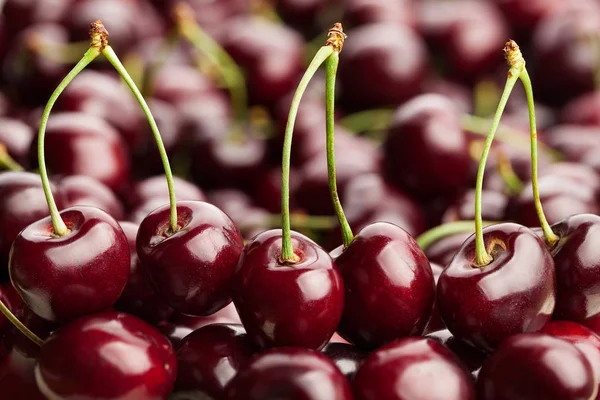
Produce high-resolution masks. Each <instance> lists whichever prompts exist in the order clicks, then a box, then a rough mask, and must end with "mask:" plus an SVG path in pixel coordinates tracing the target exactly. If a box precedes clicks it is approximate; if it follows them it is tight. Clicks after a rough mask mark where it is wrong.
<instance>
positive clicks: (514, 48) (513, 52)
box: [503, 39, 525, 75]
mask: <svg viewBox="0 0 600 400" xmlns="http://www.w3.org/2000/svg"><path fill="white" fill-rule="evenodd" d="M503 51H504V58H506V62H507V63H508V66H509V67H510V73H513V72H514V73H516V74H517V75H519V74H520V73H521V71H522V70H523V68H525V59H524V58H523V54H521V49H520V48H519V45H518V44H517V42H515V41H514V40H512V39H511V40H509V41H508V42H506V44H505V45H504V50H503Z"/></svg>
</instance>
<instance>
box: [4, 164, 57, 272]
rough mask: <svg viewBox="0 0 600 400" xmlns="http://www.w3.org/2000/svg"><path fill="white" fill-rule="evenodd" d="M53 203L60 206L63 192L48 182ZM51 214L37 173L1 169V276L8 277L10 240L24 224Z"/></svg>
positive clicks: (11, 240)
mask: <svg viewBox="0 0 600 400" xmlns="http://www.w3.org/2000/svg"><path fill="white" fill-rule="evenodd" d="M51 189H52V193H53V194H54V200H55V201H56V206H57V207H58V208H59V209H60V208H62V207H63V202H62V196H61V195H60V193H58V190H57V189H56V186H54V185H51ZM48 215H50V212H49V211H48V203H46V197H45V196H44V190H43V189H42V181H41V179H40V176H39V175H38V174H34V173H31V172H2V173H0V267H1V268H2V270H0V279H1V280H4V278H5V277H8V274H7V271H6V270H5V269H4V267H5V266H8V253H9V251H10V246H12V243H13V241H14V240H15V238H16V237H17V235H18V234H19V232H21V230H23V229H24V228H25V227H26V226H27V225H29V224H31V223H32V222H35V221H37V220H39V219H40V218H44V217H46V216H48Z"/></svg>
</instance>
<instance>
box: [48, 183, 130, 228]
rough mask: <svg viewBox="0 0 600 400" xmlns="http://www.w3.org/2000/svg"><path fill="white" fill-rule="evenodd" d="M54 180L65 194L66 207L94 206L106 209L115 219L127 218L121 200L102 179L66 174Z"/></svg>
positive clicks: (63, 194)
mask: <svg viewBox="0 0 600 400" xmlns="http://www.w3.org/2000/svg"><path fill="white" fill-rule="evenodd" d="M54 181H55V182H56V183H57V185H58V190H59V191H60V193H61V194H62V196H63V199H64V207H65V208H68V207H73V206H92V207H97V208H99V209H101V210H103V211H106V213H107V214H108V215H110V216H111V217H113V218H114V219H123V218H125V209H124V207H123V204H122V203H121V200H119V199H118V198H117V196H116V195H115V194H114V192H113V191H112V190H110V189H109V188H108V187H107V186H106V185H104V184H103V183H101V182H100V181H97V180H96V179H94V178H92V177H89V176H85V175H71V176H65V177H61V178H60V179H54Z"/></svg>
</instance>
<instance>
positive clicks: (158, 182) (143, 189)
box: [125, 175, 206, 214]
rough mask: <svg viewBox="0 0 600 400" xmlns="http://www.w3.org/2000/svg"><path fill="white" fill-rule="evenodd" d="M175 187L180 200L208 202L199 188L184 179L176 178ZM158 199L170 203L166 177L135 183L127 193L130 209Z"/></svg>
mask: <svg viewBox="0 0 600 400" xmlns="http://www.w3.org/2000/svg"><path fill="white" fill-rule="evenodd" d="M173 186H174V187H175V191H176V192H177V198H178V199H180V200H196V201H205V200H206V196H205V195H204V193H203V192H202V190H200V188H198V186H196V185H194V184H193V183H191V182H188V181H186V180H185V179H183V178H180V177H177V176H174V177H173ZM157 198H158V199H161V200H162V201H163V202H164V203H167V202H168V201H169V190H168V186H167V181H166V180H165V177H164V175H156V176H151V177H149V178H145V179H143V180H141V181H138V182H136V183H134V184H133V185H132V187H131V188H130V189H129V190H128V191H127V197H126V199H125V201H126V204H127V206H128V207H129V208H137V207H139V206H141V205H142V204H144V203H146V202H147V201H149V200H154V199H157ZM155 208H156V207H155ZM150 211H152V210H148V212H150ZM146 214H147V213H146Z"/></svg>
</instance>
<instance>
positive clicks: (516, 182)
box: [497, 150, 523, 196]
mask: <svg viewBox="0 0 600 400" xmlns="http://www.w3.org/2000/svg"><path fill="white" fill-rule="evenodd" d="M497 154H498V155H497V157H498V167H497V168H498V173H499V174H500V176H501V177H502V180H503V181H504V186H505V188H506V189H507V190H508V192H509V193H510V194H511V195H513V196H514V195H517V194H519V193H521V192H522V191H523V182H522V181H521V179H520V178H519V177H518V176H517V174H516V173H515V170H514V169H513V167H512V165H511V163H510V160H509V159H508V157H506V155H504V152H502V151H500V150H498V152H497Z"/></svg>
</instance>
